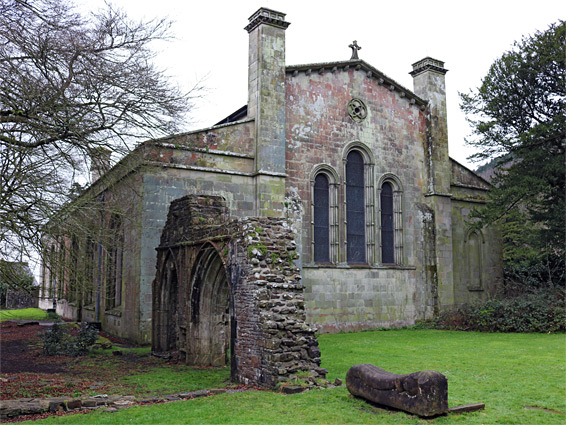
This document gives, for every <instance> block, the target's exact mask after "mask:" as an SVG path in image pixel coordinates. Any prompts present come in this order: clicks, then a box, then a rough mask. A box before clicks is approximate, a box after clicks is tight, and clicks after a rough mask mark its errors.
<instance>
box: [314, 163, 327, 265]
mask: <svg viewBox="0 0 566 425" xmlns="http://www.w3.org/2000/svg"><path fill="white" fill-rule="evenodd" d="M313 216H314V217H313V223H314V224H313V228H314V232H313V233H314V234H313V244H314V255H313V257H314V261H315V263H330V187H329V184H328V177H326V175H325V174H323V173H319V174H317V176H316V177H315V179H314V194H313Z"/></svg>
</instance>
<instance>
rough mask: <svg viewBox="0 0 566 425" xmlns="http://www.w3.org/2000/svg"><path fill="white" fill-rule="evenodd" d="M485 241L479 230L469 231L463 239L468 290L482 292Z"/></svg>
mask: <svg viewBox="0 0 566 425" xmlns="http://www.w3.org/2000/svg"><path fill="white" fill-rule="evenodd" d="M484 243H485V239H484V237H483V234H482V232H481V231H480V230H476V229H469V230H468V231H467V232H466V237H465V238H464V253H465V254H464V255H465V258H466V268H467V279H468V290H469V291H483V273H482V270H483V264H484V259H483V251H484V250H483V244H484Z"/></svg>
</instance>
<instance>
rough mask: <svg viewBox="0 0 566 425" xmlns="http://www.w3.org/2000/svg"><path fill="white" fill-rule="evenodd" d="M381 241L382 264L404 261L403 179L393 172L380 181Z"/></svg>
mask: <svg viewBox="0 0 566 425" xmlns="http://www.w3.org/2000/svg"><path fill="white" fill-rule="evenodd" d="M378 188H379V190H378V192H379V197H378V200H379V220H378V223H379V242H380V246H381V264H402V263H403V210H402V206H403V202H402V198H403V189H402V186H401V181H400V180H399V178H398V177H397V176H395V175H394V174H391V173H387V174H384V175H383V176H382V177H381V178H380V179H379V182H378Z"/></svg>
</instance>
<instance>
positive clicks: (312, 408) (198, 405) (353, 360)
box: [38, 330, 566, 425]
mask: <svg viewBox="0 0 566 425" xmlns="http://www.w3.org/2000/svg"><path fill="white" fill-rule="evenodd" d="M319 341H320V348H321V351H322V356H323V357H322V359H323V364H322V366H324V367H326V368H327V369H328V370H329V375H328V377H329V378H330V379H331V380H333V379H334V378H342V379H344V377H345V374H346V371H347V370H348V368H349V367H350V366H351V365H353V364H357V363H373V364H375V365H377V366H379V367H382V368H383V369H385V370H388V371H391V372H394V373H409V372H414V371H418V370H426V369H431V370H436V371H438V372H441V373H443V374H444V375H446V377H447V378H448V396H449V405H450V406H457V405H460V404H468V403H478V402H483V403H485V404H486V409H485V410H484V411H479V412H474V413H465V414H461V415H449V416H444V417H438V418H435V419H428V420H424V419H419V418H418V417H416V416H413V415H409V414H406V413H403V412H393V411H387V410H383V409H380V408H377V407H375V406H372V405H370V404H368V403H366V402H364V401H363V400H360V399H355V398H353V397H351V396H350V395H349V393H348V391H347V390H346V388H345V386H342V387H338V388H333V389H327V390H315V391H310V392H306V393H302V394H295V395H282V394H278V393H272V392H267V391H250V392H245V393H236V394H221V395H217V396H212V397H208V398H199V399H195V400H188V401H182V402H173V403H166V404H157V405H151V406H138V407H133V408H130V409H127V410H120V411H118V412H116V413H108V412H103V411H95V412H92V413H89V414H88V415H66V416H61V417H51V418H48V419H46V420H42V421H38V422H39V423H42V424H43V423H56V424H66V423H72V424H122V423H137V424H167V423H169V424H209V423H210V424H214V423H216V424H266V423H273V424H301V423H315V424H340V423H355V424H366V423H367V424H430V425H434V424H457V423H465V424H497V423H500V424H564V423H566V415H564V412H566V370H565V366H566V335H564V334H556V335H546V334H486V333H473V332H469V333H467V332H449V331H433V330H392V331H375V332H360V333H348V334H336V335H322V336H320V338H319ZM153 373H157V372H153ZM134 379H139V378H134ZM157 379H160V378H159V376H158V375H155V376H151V380H157ZM186 386H187V388H189V387H191V383H190V382H187V385H186Z"/></svg>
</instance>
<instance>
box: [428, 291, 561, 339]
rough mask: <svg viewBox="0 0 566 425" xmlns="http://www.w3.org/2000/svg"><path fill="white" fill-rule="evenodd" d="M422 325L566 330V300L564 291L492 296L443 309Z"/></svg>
mask: <svg viewBox="0 0 566 425" xmlns="http://www.w3.org/2000/svg"><path fill="white" fill-rule="evenodd" d="M420 327H424V328H427V327H428V328H435V329H452V330H467V331H481V332H544V333H546V332H565V331H566V302H565V299H564V293H563V292H562V291H550V290H549V291H541V292H539V293H536V294H522V295H520V296H517V297H514V298H507V299H493V300H489V301H486V302H482V303H474V304H467V305H463V306H461V307H459V308H456V309H454V310H449V311H445V312H442V313H441V314H440V315H439V316H438V317H436V318H435V319H432V320H430V321H427V322H425V323H421V324H420Z"/></svg>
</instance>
